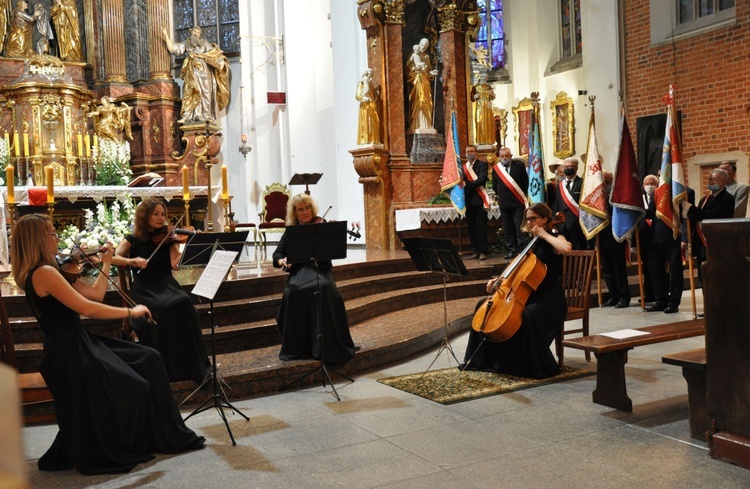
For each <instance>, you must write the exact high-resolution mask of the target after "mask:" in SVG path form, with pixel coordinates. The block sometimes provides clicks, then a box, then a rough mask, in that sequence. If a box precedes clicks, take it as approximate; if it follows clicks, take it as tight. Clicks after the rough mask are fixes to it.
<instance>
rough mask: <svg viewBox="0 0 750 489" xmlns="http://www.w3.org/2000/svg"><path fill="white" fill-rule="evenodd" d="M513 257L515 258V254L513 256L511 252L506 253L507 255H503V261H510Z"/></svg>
mask: <svg viewBox="0 0 750 489" xmlns="http://www.w3.org/2000/svg"><path fill="white" fill-rule="evenodd" d="M514 256H516V254H515V253H513V252H512V251H509V252H507V253H506V254H505V259H506V260H510V259H511V258H513V257H514Z"/></svg>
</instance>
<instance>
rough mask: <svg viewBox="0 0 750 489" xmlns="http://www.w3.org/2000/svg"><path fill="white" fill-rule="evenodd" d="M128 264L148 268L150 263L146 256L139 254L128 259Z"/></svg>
mask: <svg viewBox="0 0 750 489" xmlns="http://www.w3.org/2000/svg"><path fill="white" fill-rule="evenodd" d="M128 265H130V266H131V267H133V268H146V265H148V262H147V261H146V259H145V258H143V257H141V256H137V257H135V258H130V259H129V260H128Z"/></svg>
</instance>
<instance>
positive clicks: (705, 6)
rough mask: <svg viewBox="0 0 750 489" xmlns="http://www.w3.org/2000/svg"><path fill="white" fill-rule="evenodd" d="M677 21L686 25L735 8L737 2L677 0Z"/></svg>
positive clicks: (730, 0)
mask: <svg viewBox="0 0 750 489" xmlns="http://www.w3.org/2000/svg"><path fill="white" fill-rule="evenodd" d="M675 1H676V3H677V20H678V22H679V23H680V24H686V23H688V22H693V21H696V20H699V19H703V18H706V17H710V16H712V15H715V14H717V13H719V12H721V11H723V10H729V9H731V8H734V2H735V0H675Z"/></svg>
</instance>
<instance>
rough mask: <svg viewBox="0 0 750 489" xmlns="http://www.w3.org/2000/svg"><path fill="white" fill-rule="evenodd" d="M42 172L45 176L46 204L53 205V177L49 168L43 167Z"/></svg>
mask: <svg viewBox="0 0 750 489" xmlns="http://www.w3.org/2000/svg"><path fill="white" fill-rule="evenodd" d="M44 171H45V174H46V176H47V203H48V204H54V202H55V175H54V173H53V170H52V167H51V166H47V167H45V168H44Z"/></svg>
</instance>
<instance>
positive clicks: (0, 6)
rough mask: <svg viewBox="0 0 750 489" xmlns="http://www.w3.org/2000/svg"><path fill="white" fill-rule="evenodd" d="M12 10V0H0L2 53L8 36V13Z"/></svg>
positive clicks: (0, 50)
mask: <svg viewBox="0 0 750 489" xmlns="http://www.w3.org/2000/svg"><path fill="white" fill-rule="evenodd" d="M9 12H10V0H0V53H2V52H3V48H4V47H5V38H6V37H8V13H9Z"/></svg>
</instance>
